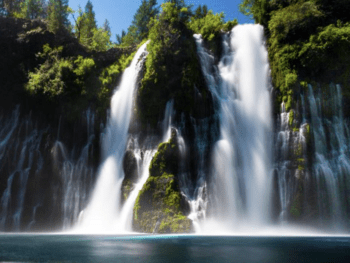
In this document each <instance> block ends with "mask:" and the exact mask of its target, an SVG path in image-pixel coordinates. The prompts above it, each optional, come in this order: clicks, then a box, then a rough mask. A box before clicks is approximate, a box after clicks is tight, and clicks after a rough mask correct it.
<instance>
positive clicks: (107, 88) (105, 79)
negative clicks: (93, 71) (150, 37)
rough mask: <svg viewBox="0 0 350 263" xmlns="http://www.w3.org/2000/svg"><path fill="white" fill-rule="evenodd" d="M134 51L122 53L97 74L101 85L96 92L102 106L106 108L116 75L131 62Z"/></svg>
mask: <svg viewBox="0 0 350 263" xmlns="http://www.w3.org/2000/svg"><path fill="white" fill-rule="evenodd" d="M135 53H136V52H133V53H131V54H130V55H128V54H124V55H122V56H121V57H120V58H119V59H118V60H117V61H116V62H115V63H113V64H112V65H110V66H108V67H106V68H105V69H103V70H102V72H101V74H100V76H99V82H100V85H101V88H100V91H99V93H98V98H99V100H100V101H102V102H103V107H102V108H107V107H108V104H109V98H110V94H111V92H112V90H113V88H114V86H115V84H116V82H117V79H118V77H119V76H120V75H121V73H122V72H123V71H124V70H125V69H126V68H127V66H128V65H129V64H130V63H131V61H132V59H133V57H134V55H135Z"/></svg>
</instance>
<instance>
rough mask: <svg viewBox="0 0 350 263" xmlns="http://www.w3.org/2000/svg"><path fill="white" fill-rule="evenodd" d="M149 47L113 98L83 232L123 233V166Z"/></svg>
mask: <svg viewBox="0 0 350 263" xmlns="http://www.w3.org/2000/svg"><path fill="white" fill-rule="evenodd" d="M146 46H147V43H145V44H143V45H142V46H141V47H140V48H139V50H138V51H137V53H136V55H135V57H134V58H133V60H132V62H131V65H130V66H129V67H128V68H127V69H126V70H125V72H124V73H123V76H122V80H121V84H120V86H119V88H118V89H117V90H116V91H115V93H114V95H113V97H112V102H111V113H110V118H109V120H108V124H107V128H106V133H105V135H104V138H103V143H102V144H103V145H102V156H103V163H102V165H101V166H100V170H99V175H98V179H97V182H96V186H95V188H94V190H93V193H92V196H91V199H90V202H89V204H88V206H87V207H86V209H85V210H84V211H83V212H82V213H81V216H80V217H81V220H80V222H79V224H78V228H79V229H81V230H82V231H83V232H89V233H106V232H107V233H110V232H118V231H120V228H121V227H120V225H118V223H119V220H118V219H120V216H121V213H120V211H121V209H120V196H121V184H122V181H123V178H124V171H123V167H122V162H123V157H124V153H125V149H126V145H127V141H128V129H129V122H130V118H131V112H132V103H133V94H134V90H135V87H136V81H137V77H138V73H139V71H140V70H141V67H142V65H143V61H144V58H145V53H146Z"/></svg>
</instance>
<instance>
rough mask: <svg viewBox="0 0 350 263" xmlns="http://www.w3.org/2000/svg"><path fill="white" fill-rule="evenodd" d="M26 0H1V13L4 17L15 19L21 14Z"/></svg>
mask: <svg viewBox="0 0 350 263" xmlns="http://www.w3.org/2000/svg"><path fill="white" fill-rule="evenodd" d="M23 2H24V0H1V2H0V9H1V10H0V12H1V13H3V14H4V16H8V17H15V16H16V14H19V13H20V12H21V7H22V3H23Z"/></svg>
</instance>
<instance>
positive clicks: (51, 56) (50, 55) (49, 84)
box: [26, 45, 73, 97]
mask: <svg viewBox="0 0 350 263" xmlns="http://www.w3.org/2000/svg"><path fill="white" fill-rule="evenodd" d="M62 50H63V47H58V48H54V49H51V48H50V46H49V45H45V46H44V47H43V53H42V54H39V55H40V56H41V57H45V58H46V60H45V62H44V63H43V64H42V65H41V66H40V67H39V68H38V69H36V70H35V72H30V73H29V81H28V83H27V85H26V89H27V90H28V91H29V92H30V93H32V94H36V93H38V92H42V93H44V94H48V95H49V97H54V96H57V95H60V94H62V93H63V92H64V90H65V87H66V85H65V78H66V76H67V75H68V74H67V73H68V72H69V71H71V70H73V63H72V62H71V61H70V60H66V59H62V58H61V53H62Z"/></svg>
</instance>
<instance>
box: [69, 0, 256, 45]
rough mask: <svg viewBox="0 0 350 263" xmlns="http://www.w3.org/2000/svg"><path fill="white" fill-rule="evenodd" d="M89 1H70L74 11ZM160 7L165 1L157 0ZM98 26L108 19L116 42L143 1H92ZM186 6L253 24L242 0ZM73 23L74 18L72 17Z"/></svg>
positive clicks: (201, 0) (197, 0) (193, 0)
mask: <svg viewBox="0 0 350 263" xmlns="http://www.w3.org/2000/svg"><path fill="white" fill-rule="evenodd" d="M87 1H88V0H69V6H70V7H71V8H72V9H73V10H78V6H79V5H80V6H81V7H82V8H83V9H84V8H85V5H86V3H87ZM157 1H158V4H159V5H160V4H161V3H162V2H163V0H157ZM91 2H92V5H93V8H94V11H95V14H96V20H97V23H98V26H102V24H103V22H104V21H105V19H108V21H109V23H110V26H111V30H112V41H115V35H116V34H121V32H122V30H123V29H124V30H125V31H127V28H128V27H129V26H130V24H131V21H132V19H133V17H134V14H135V12H136V10H137V9H138V7H139V6H140V4H141V0H91ZM185 2H186V4H193V5H194V8H193V9H195V8H196V7H197V6H198V5H207V6H208V8H209V9H212V10H213V11H214V12H215V13H220V12H224V13H225V15H226V16H225V20H232V19H234V18H237V19H238V22H239V23H241V24H244V23H253V22H254V21H253V20H251V19H249V17H247V16H244V15H242V14H241V13H240V12H239V11H238V5H239V3H240V2H241V0H212V1H210V0H185ZM70 19H71V21H72V22H73V20H72V18H71V17H70Z"/></svg>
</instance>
